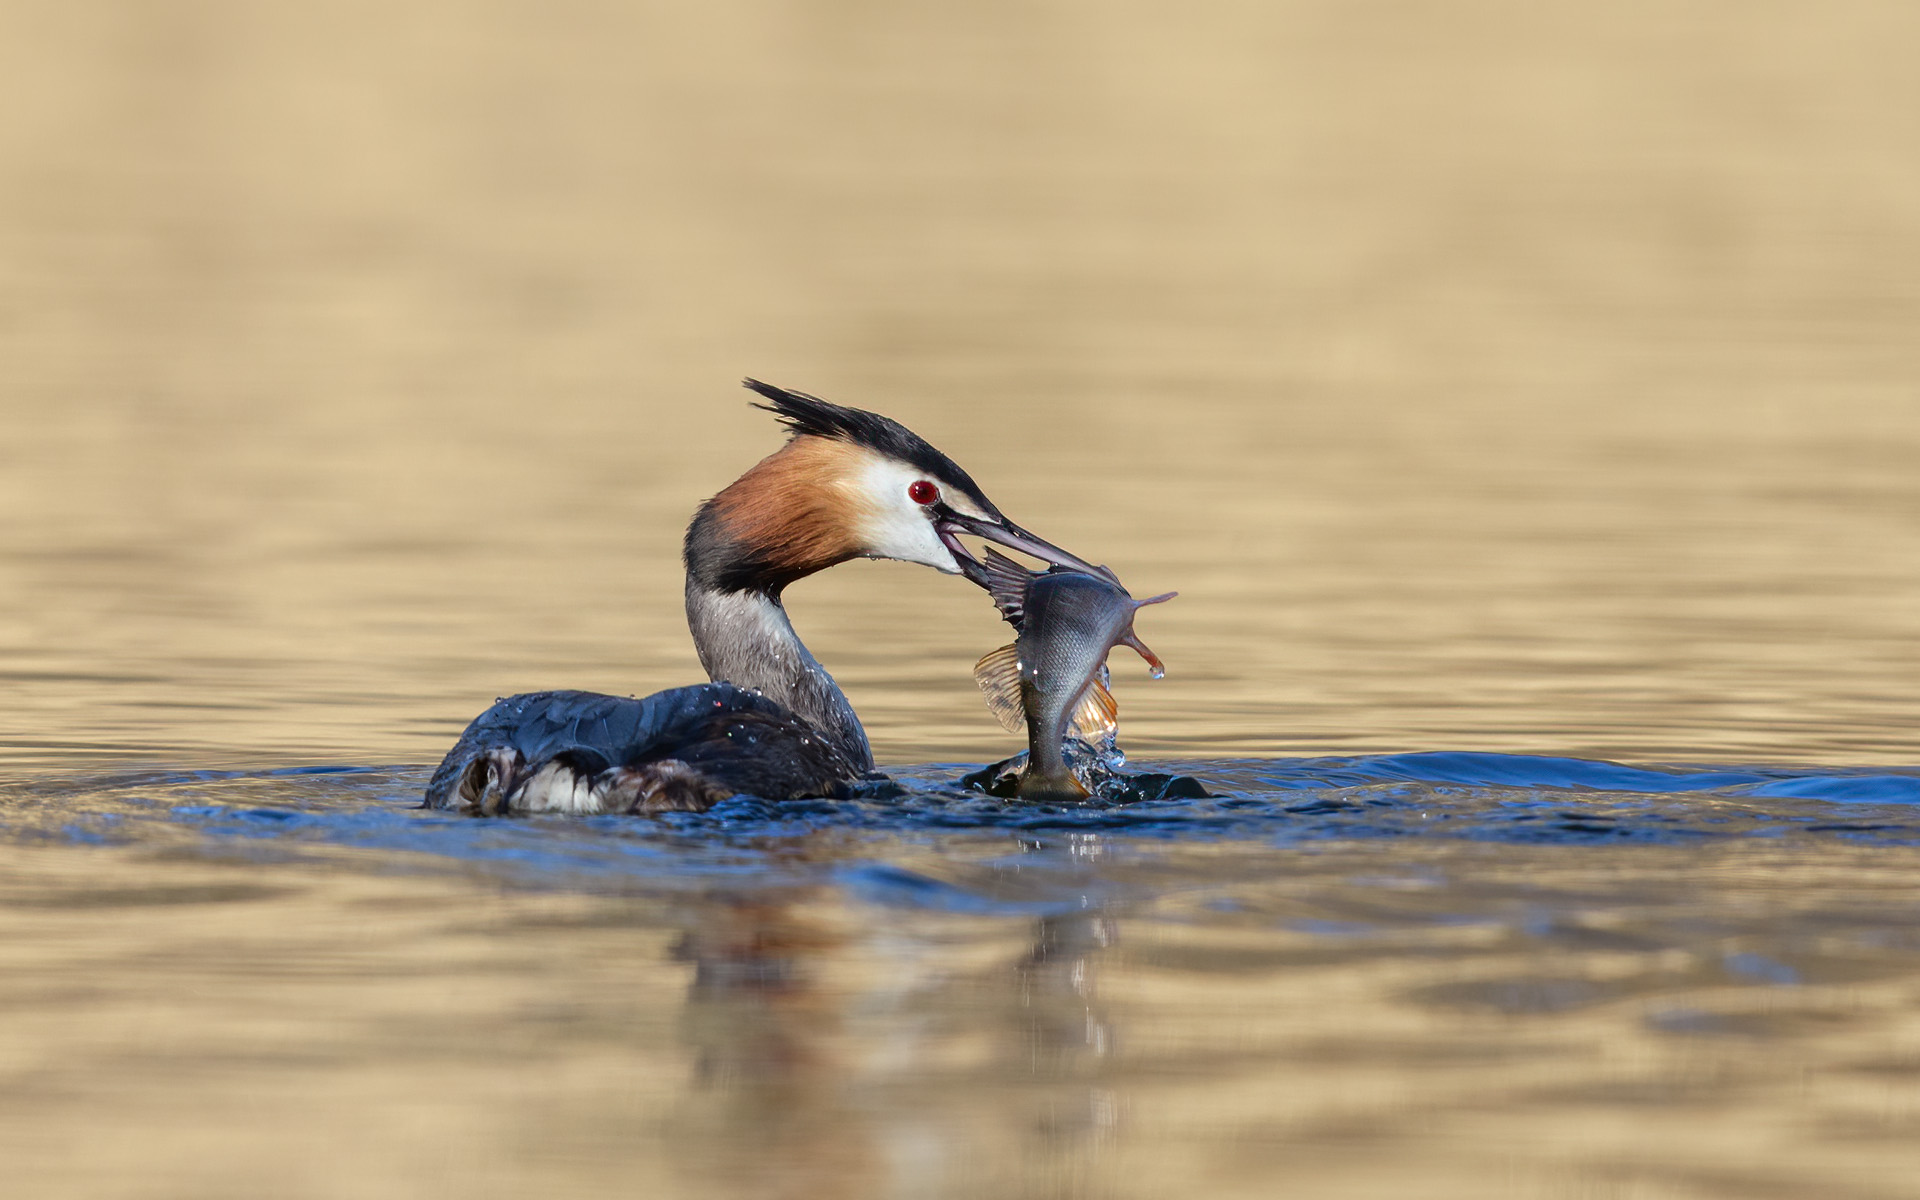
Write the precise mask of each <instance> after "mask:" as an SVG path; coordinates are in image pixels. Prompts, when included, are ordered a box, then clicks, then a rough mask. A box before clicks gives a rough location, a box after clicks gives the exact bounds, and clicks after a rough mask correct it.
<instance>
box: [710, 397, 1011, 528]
mask: <svg viewBox="0 0 1920 1200" xmlns="http://www.w3.org/2000/svg"><path fill="white" fill-rule="evenodd" d="M741 382H742V383H743V384H744V386H746V388H747V389H748V390H750V391H753V392H757V393H758V394H760V395H762V396H765V397H766V398H767V399H768V400H770V401H772V403H770V404H756V405H754V407H755V408H760V409H765V410H766V411H767V412H770V413H772V414H773V415H774V416H776V417H779V418H780V422H781V424H783V425H785V426H786V427H787V429H788V430H789V431H791V432H792V434H793V436H795V437H823V438H831V439H833V440H834V441H839V442H846V443H849V444H850V445H855V446H864V447H866V448H867V449H869V450H872V451H874V452H875V453H877V454H884V455H886V456H887V457H888V458H893V459H898V460H899V461H900V462H903V463H906V464H908V465H910V466H913V467H917V468H919V469H920V470H921V471H923V472H925V473H926V474H927V476H928V477H929V478H931V479H934V480H937V481H939V482H941V483H944V484H947V485H948V486H950V487H958V488H960V489H961V490H963V491H964V492H966V494H967V498H968V499H969V500H971V501H972V502H973V503H974V504H975V505H977V506H979V508H980V510H981V511H982V512H986V513H990V514H992V515H994V516H999V515H1000V510H999V509H997V508H995V507H994V506H993V503H992V502H991V501H989V500H988V499H987V498H986V497H985V496H984V495H982V494H981V492H980V485H979V484H977V483H975V482H974V481H973V476H971V475H969V474H967V473H966V472H965V471H964V470H962V469H961V468H960V464H959V463H956V462H954V461H953V460H952V459H950V458H948V457H947V456H946V455H944V454H942V453H940V451H938V450H936V449H934V448H933V446H932V445H931V444H930V443H928V441H927V440H926V439H925V438H923V437H921V436H920V435H919V434H917V433H915V432H914V431H913V430H911V429H908V428H907V427H906V426H905V425H902V424H901V423H900V422H898V421H895V420H893V419H892V418H891V417H883V416H881V415H880V414H879V413H870V412H867V411H866V410H864V409H859V408H847V407H845V406H844V405H839V404H834V403H831V402H830V401H826V400H822V399H821V398H820V397H818V396H809V395H807V393H805V392H793V391H788V390H787V389H786V388H783V387H775V386H774V385H773V384H770V383H762V382H760V381H759V380H758V379H746V380H742V381H741Z"/></svg>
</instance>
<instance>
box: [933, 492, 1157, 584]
mask: <svg viewBox="0 0 1920 1200" xmlns="http://www.w3.org/2000/svg"><path fill="white" fill-rule="evenodd" d="M934 529H935V530H936V531H937V532H938V533H939V535H940V541H941V542H942V543H943V544H945V546H946V547H947V549H948V550H950V551H952V552H953V559H954V561H955V562H957V563H959V564H960V573H961V574H962V575H965V576H966V577H967V578H968V579H971V580H972V581H973V582H975V583H977V584H979V585H980V586H981V587H986V586H987V568H986V565H985V564H984V563H982V562H981V561H980V560H979V559H977V558H975V557H974V556H973V555H972V553H970V552H969V551H968V550H967V548H966V546H964V545H962V544H961V542H960V536H959V535H960V534H963V533H970V534H972V535H973V536H975V537H977V538H984V539H985V540H987V541H989V542H992V543H994V544H995V545H998V546H1005V547H1006V548H1007V549H1009V550H1018V551H1019V552H1020V553H1022V554H1030V555H1032V556H1033V557H1034V558H1037V559H1039V560H1040V561H1041V562H1045V563H1052V564H1053V565H1054V566H1057V567H1067V568H1070V569H1071V570H1075V571H1085V572H1086V573H1087V574H1089V575H1098V576H1100V577H1101V578H1102V579H1109V580H1112V581H1113V582H1114V583H1115V584H1118V583H1119V582H1120V577H1119V576H1117V575H1115V574H1114V573H1113V572H1112V571H1111V570H1109V569H1108V568H1106V567H1096V566H1094V565H1093V564H1092V563H1090V562H1088V561H1087V560H1086V559H1084V558H1081V557H1079V556H1078V555H1074V554H1068V553H1067V552H1066V551H1065V550H1062V549H1061V548H1060V547H1058V546H1056V545H1054V544H1053V543H1052V542H1047V541H1042V540H1041V539H1039V538H1037V537H1035V536H1033V535H1032V534H1030V533H1028V532H1027V531H1026V530H1024V529H1022V528H1020V527H1019V526H1018V525H1015V524H1014V523H1013V522H1012V521H1009V520H1006V519H1005V518H1001V519H998V520H995V519H993V518H983V517H969V516H967V515H966V514H965V513H958V512H955V511H953V510H952V509H950V508H946V507H944V506H942V508H941V510H940V511H939V513H938V515H936V516H935V518H934Z"/></svg>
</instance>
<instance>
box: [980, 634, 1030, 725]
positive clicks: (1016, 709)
mask: <svg viewBox="0 0 1920 1200" xmlns="http://www.w3.org/2000/svg"><path fill="white" fill-rule="evenodd" d="M973 681H974V682H975V683H977V684H979V685H980V692H981V694H982V695H984V696H986V698H987V708H988V709H990V710H992V712H993V715H994V716H995V717H998V718H999V719H1000V724H1002V725H1004V726H1006V729H1007V732H1008V733H1025V732H1026V731H1027V709H1026V706H1025V705H1023V704H1021V703H1020V646H1019V644H1018V643H1013V644H1010V645H1006V646H1002V647H1000V648H999V649H998V650H995V651H993V652H992V653H990V654H988V655H987V656H986V657H985V658H983V659H981V660H980V661H979V662H977V663H975V664H974V667H973Z"/></svg>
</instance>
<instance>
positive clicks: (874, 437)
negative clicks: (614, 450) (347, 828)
mask: <svg viewBox="0 0 1920 1200" xmlns="http://www.w3.org/2000/svg"><path fill="white" fill-rule="evenodd" d="M746 386H747V387H749V388H751V389H752V390H753V391H755V392H757V393H759V394H760V395H761V396H763V397H765V398H766V399H767V400H768V401H769V403H767V404H760V405H756V407H759V408H764V409H766V410H767V411H769V412H771V413H773V414H774V415H776V416H777V417H779V418H780V420H781V421H782V422H783V423H784V424H785V425H786V427H787V429H788V431H789V433H790V436H789V438H788V440H787V444H786V445H785V446H783V447H781V448H780V449H779V450H778V451H776V452H774V453H773V454H771V455H769V456H768V457H766V458H764V459H762V460H761V461H760V462H759V463H758V464H757V465H755V466H754V467H753V469H752V470H750V471H748V472H747V473H746V474H745V475H742V476H741V477H740V478H738V479H736V480H734V481H733V483H731V484H730V485H728V486H727V488H726V489H725V490H724V491H722V492H721V493H720V494H719V495H717V496H715V497H714V498H713V499H711V500H709V501H707V502H706V503H705V504H702V505H701V506H700V510H699V511H698V512H697V513H695V514H694V518H693V523H692V524H691V525H689V526H688V527H687V538H686V550H685V558H686V566H687V625H688V626H689V628H691V629H692V631H693V642H694V646H695V647H696V648H697V649H698V650H699V652H700V665H701V666H703V667H705V668H706V671H707V676H708V678H710V679H711V680H713V682H711V683H706V684H698V685H695V686H692V687H682V688H672V689H669V690H667V691H664V692H655V693H654V694H653V695H651V696H647V697H645V698H643V699H633V698H631V697H622V696H603V695H599V694H597V693H593V692H573V691H563V692H533V693H529V694H526V695H521V696H510V697H508V698H507V699H505V700H501V701H498V702H497V703H495V704H494V706H493V707H492V708H489V709H488V710H487V711H486V712H483V713H481V714H480V715H479V716H478V717H476V718H474V721H473V723H472V724H471V725H468V726H467V729H466V732H465V733H463V734H461V735H460V740H459V741H458V742H457V743H455V745H454V747H453V749H452V750H451V751H449V752H448V754H447V757H446V759H445V760H444V761H443V762H441V764H440V768H439V770H437V771H435V772H434V774H433V779H432V781H431V782H430V783H429V784H428V785H427V794H426V805H427V807H429V808H455V807H458V808H461V809H464V810H465V811H468V812H471V813H475V814H478V815H488V816H491V815H497V814H501V813H508V812H527V813H532V812H567V813H609V812H625V813H646V812H663V811H670V810H690V811H700V810H704V809H707V808H710V807H712V806H713V805H714V804H715V803H717V802H718V801H720V800H723V799H725V798H726V797H728V796H731V795H735V794H739V793H745V794H749V795H754V796H759V797H761V798H763V799H768V800H796V799H801V798H804V797H810V796H833V795H841V794H845V793H846V792H847V790H848V789H849V788H850V786H851V785H852V784H853V783H854V782H855V781H857V780H859V779H860V778H861V777H862V776H863V775H867V774H868V773H870V772H871V771H872V770H873V751H872V750H871V749H870V748H869V747H868V745H867V734H866V730H864V729H862V728H861V726H860V718H859V717H857V716H855V715H854V712H853V706H852V705H851V704H849V703H847V698H846V696H845V695H843V694H842V693H841V691H840V688H839V686H838V685H836V684H835V683H834V681H833V677H832V676H830V675H828V674H827V672H826V669H825V668H824V667H822V666H821V665H820V664H819V663H818V662H817V661H815V659H814V657H813V655H812V654H809V653H808V652H807V648H806V646H804V645H802V644H801V642H800V638H799V636H798V635H796V634H795V633H794V631H793V626H792V624H791V623H789V622H788V620H787V613H786V610H785V609H784V608H783V607H782V606H781V604H780V593H781V590H782V589H783V588H785V587H786V586H787V585H788V584H790V583H792V582H794V581H795V580H797V579H801V578H804V577H805V576H808V575H811V574H813V573H814V572H815V571H822V570H825V569H826V568H828V567H831V566H833V565H835V564H836V563H843V562H846V561H847V560H849V559H854V558H892V559H899V560H901V561H903V562H915V563H923V564H925V565H926V566H929V567H932V568H933V569H934V570H936V571H941V572H944V573H946V574H949V575H962V576H965V577H966V578H967V579H969V580H971V581H972V582H973V583H975V584H978V585H979V586H981V587H986V586H987V585H988V582H989V581H988V575H987V571H986V567H985V566H984V564H982V563H981V562H980V561H979V560H978V559H976V558H974V557H973V555H972V554H971V553H970V552H969V551H968V550H967V548H966V547H965V546H964V545H963V544H962V543H961V541H960V535H961V534H971V535H974V536H977V537H980V538H983V539H985V540H987V541H990V542H997V543H999V544H1000V545H1002V546H1005V547H1007V548H1008V549H1011V550H1018V551H1020V552H1022V553H1024V554H1029V555H1031V556H1033V557H1034V558H1037V559H1040V560H1042V561H1044V562H1048V563H1053V564H1055V565H1058V566H1065V567H1071V568H1074V569H1076V570H1081V571H1091V572H1094V573H1096V574H1101V575H1104V576H1107V577H1109V578H1111V576H1112V573H1111V572H1110V571H1107V570H1106V569H1105V568H1103V567H1095V566H1093V565H1091V564H1089V563H1087V562H1084V561H1082V560H1081V559H1079V558H1076V557H1075V556H1073V555H1071V554H1069V553H1067V552H1066V551H1064V550H1062V549H1060V548H1059V547H1057V546H1054V545H1052V544H1051V543H1048V542H1045V541H1042V540H1041V539H1039V538H1037V537H1034V536H1033V535H1032V534H1030V533H1028V532H1026V531H1025V530H1024V529H1021V528H1020V527H1019V526H1018V525H1015V524H1014V523H1013V522H1011V521H1009V520H1007V518H1006V517H1005V516H1004V515H1002V513H1001V512H1000V510H999V509H998V508H996V507H995V506H994V504H993V502H992V501H991V500H988V499H987V498H986V496H985V495H984V494H983V493H982V492H981V491H980V488H979V486H978V485H977V484H975V483H974V482H973V479H972V477H971V476H969V475H968V474H967V473H966V472H965V471H963V470H961V469H960V467H959V465H958V464H956V463H955V462H954V461H953V460H952V459H950V458H948V457H947V456H946V455H944V454H942V453H940V452H939V451H938V450H936V449H934V448H933V447H932V446H931V445H929V444H928V443H927V442H926V441H925V440H924V439H922V438H920V437H919V436H918V435H916V434H915V433H913V432H912V431H911V430H909V429H907V428H906V427H905V426H904V425H901V424H900V423H899V422H897V421H893V420H890V419H889V418H887V417H883V416H880V415H879V414H877V413H870V412H863V411H861V410H860V409H857V408H843V407H841V406H840V405H837V404H829V403H828V402H827V401H825V400H821V399H819V398H818V397H815V396H809V395H806V394H805V393H802V392H790V391H787V390H786V389H784V388H777V387H773V386H772V385H770V384H765V383H761V382H759V381H757V380H753V379H749V380H747V381H746Z"/></svg>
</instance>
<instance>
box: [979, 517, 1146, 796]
mask: <svg viewBox="0 0 1920 1200" xmlns="http://www.w3.org/2000/svg"><path fill="white" fill-rule="evenodd" d="M986 568H987V577H988V583H987V590H988V591H989V592H990V593H992V595H993V600H994V603H995V604H996V605H997V606H998V607H999V609H1000V612H1001V615H1002V616H1004V617H1005V618H1006V619H1007V621H1008V623H1009V624H1011V625H1012V626H1013V627H1014V628H1015V629H1016V630H1018V631H1019V635H1020V636H1019V638H1018V640H1016V641H1015V642H1014V643H1013V644H1012V645H1010V646H1003V647H1001V648H1000V649H998V650H995V651H994V652H993V653H991V654H988V655H987V656H986V657H985V658H982V659H981V660H980V663H979V665H978V666H977V667H975V668H974V677H975V679H976V680H978V681H979V684H980V690H981V691H982V692H984V693H985V694H986V697H987V704H988V707H990V708H992V709H993V710H994V713H995V715H996V716H998V717H1000V719H1001V721H1002V723H1003V724H1005V725H1006V726H1007V727H1008V728H1009V729H1018V728H1019V727H1020V726H1021V725H1023V724H1024V726H1025V728H1026V733H1027V762H1026V766H1025V767H1024V768H1023V769H1022V770H1021V771H1020V772H1019V773H1018V775H1017V777H1016V778H1015V780H1014V783H1013V785H1012V788H1011V790H1012V792H1013V794H1015V795H1017V796H1019V797H1021V798H1022V799H1027V800H1084V799H1086V798H1087V796H1088V794H1089V789H1088V787H1087V786H1086V784H1085V783H1084V782H1082V780H1081V779H1080V778H1079V777H1078V775H1077V774H1076V773H1075V771H1074V769H1073V766H1072V764H1070V763H1069V762H1068V758H1067V754H1068V752H1067V744H1068V738H1069V736H1070V735H1071V736H1072V737H1074V738H1075V739H1077V740H1078V741H1080V742H1081V743H1083V744H1085V745H1089V746H1093V747H1095V748H1096V749H1099V748H1106V749H1112V746H1113V739H1114V729H1115V715H1116V712H1117V709H1116V707H1115V705H1114V702H1113V695H1112V693H1110V692H1109V691H1107V687H1106V664H1107V654H1108V652H1110V651H1111V650H1112V649H1113V648H1114V647H1115V646H1131V647H1133V649H1134V650H1136V651H1137V652H1139V654H1140V656H1141V657H1142V658H1144V659H1146V660H1147V663H1148V665H1149V666H1150V667H1151V668H1152V671H1153V676H1154V678H1156V679H1158V678H1159V677H1160V676H1161V675H1162V674H1163V673H1164V671H1165V669H1164V668H1163V667H1162V666H1161V664H1160V659H1159V658H1158V657H1157V656H1156V655H1155V654H1154V653H1153V651H1151V650H1149V649H1148V648H1147V646H1146V643H1144V642H1142V641H1141V640H1140V639H1139V637H1138V636H1137V635H1136V634H1135V633H1134V632H1133V617H1134V614H1135V613H1136V612H1138V611H1139V610H1140V609H1141V608H1142V607H1143V606H1145V605H1148V604H1159V603H1161V602H1162V601H1165V600H1171V599H1173V595H1174V594H1173V593H1172V592H1168V593H1167V594H1166V595H1163V596H1154V597H1153V598H1151V599H1148V600H1135V599H1134V598H1133V597H1132V596H1129V595H1128V594H1127V590H1126V589H1125V588H1123V587H1121V586H1120V585H1119V583H1117V582H1115V581H1114V580H1113V578H1112V577H1111V574H1110V573H1109V574H1105V575H1092V574H1088V573H1086V572H1083V571H1077V570H1059V569H1055V570H1052V571H1049V572H1047V573H1046V574H1044V575H1035V574H1032V573H1031V572H1028V571H1026V570H1024V569H1023V568H1021V567H1020V566H1018V565H1017V564H1015V563H1014V562H1013V561H1012V560H1011V559H1008V558H1006V557H1005V556H1003V555H999V554H995V553H994V552H993V551H992V550H988V551H987V562H986Z"/></svg>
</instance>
